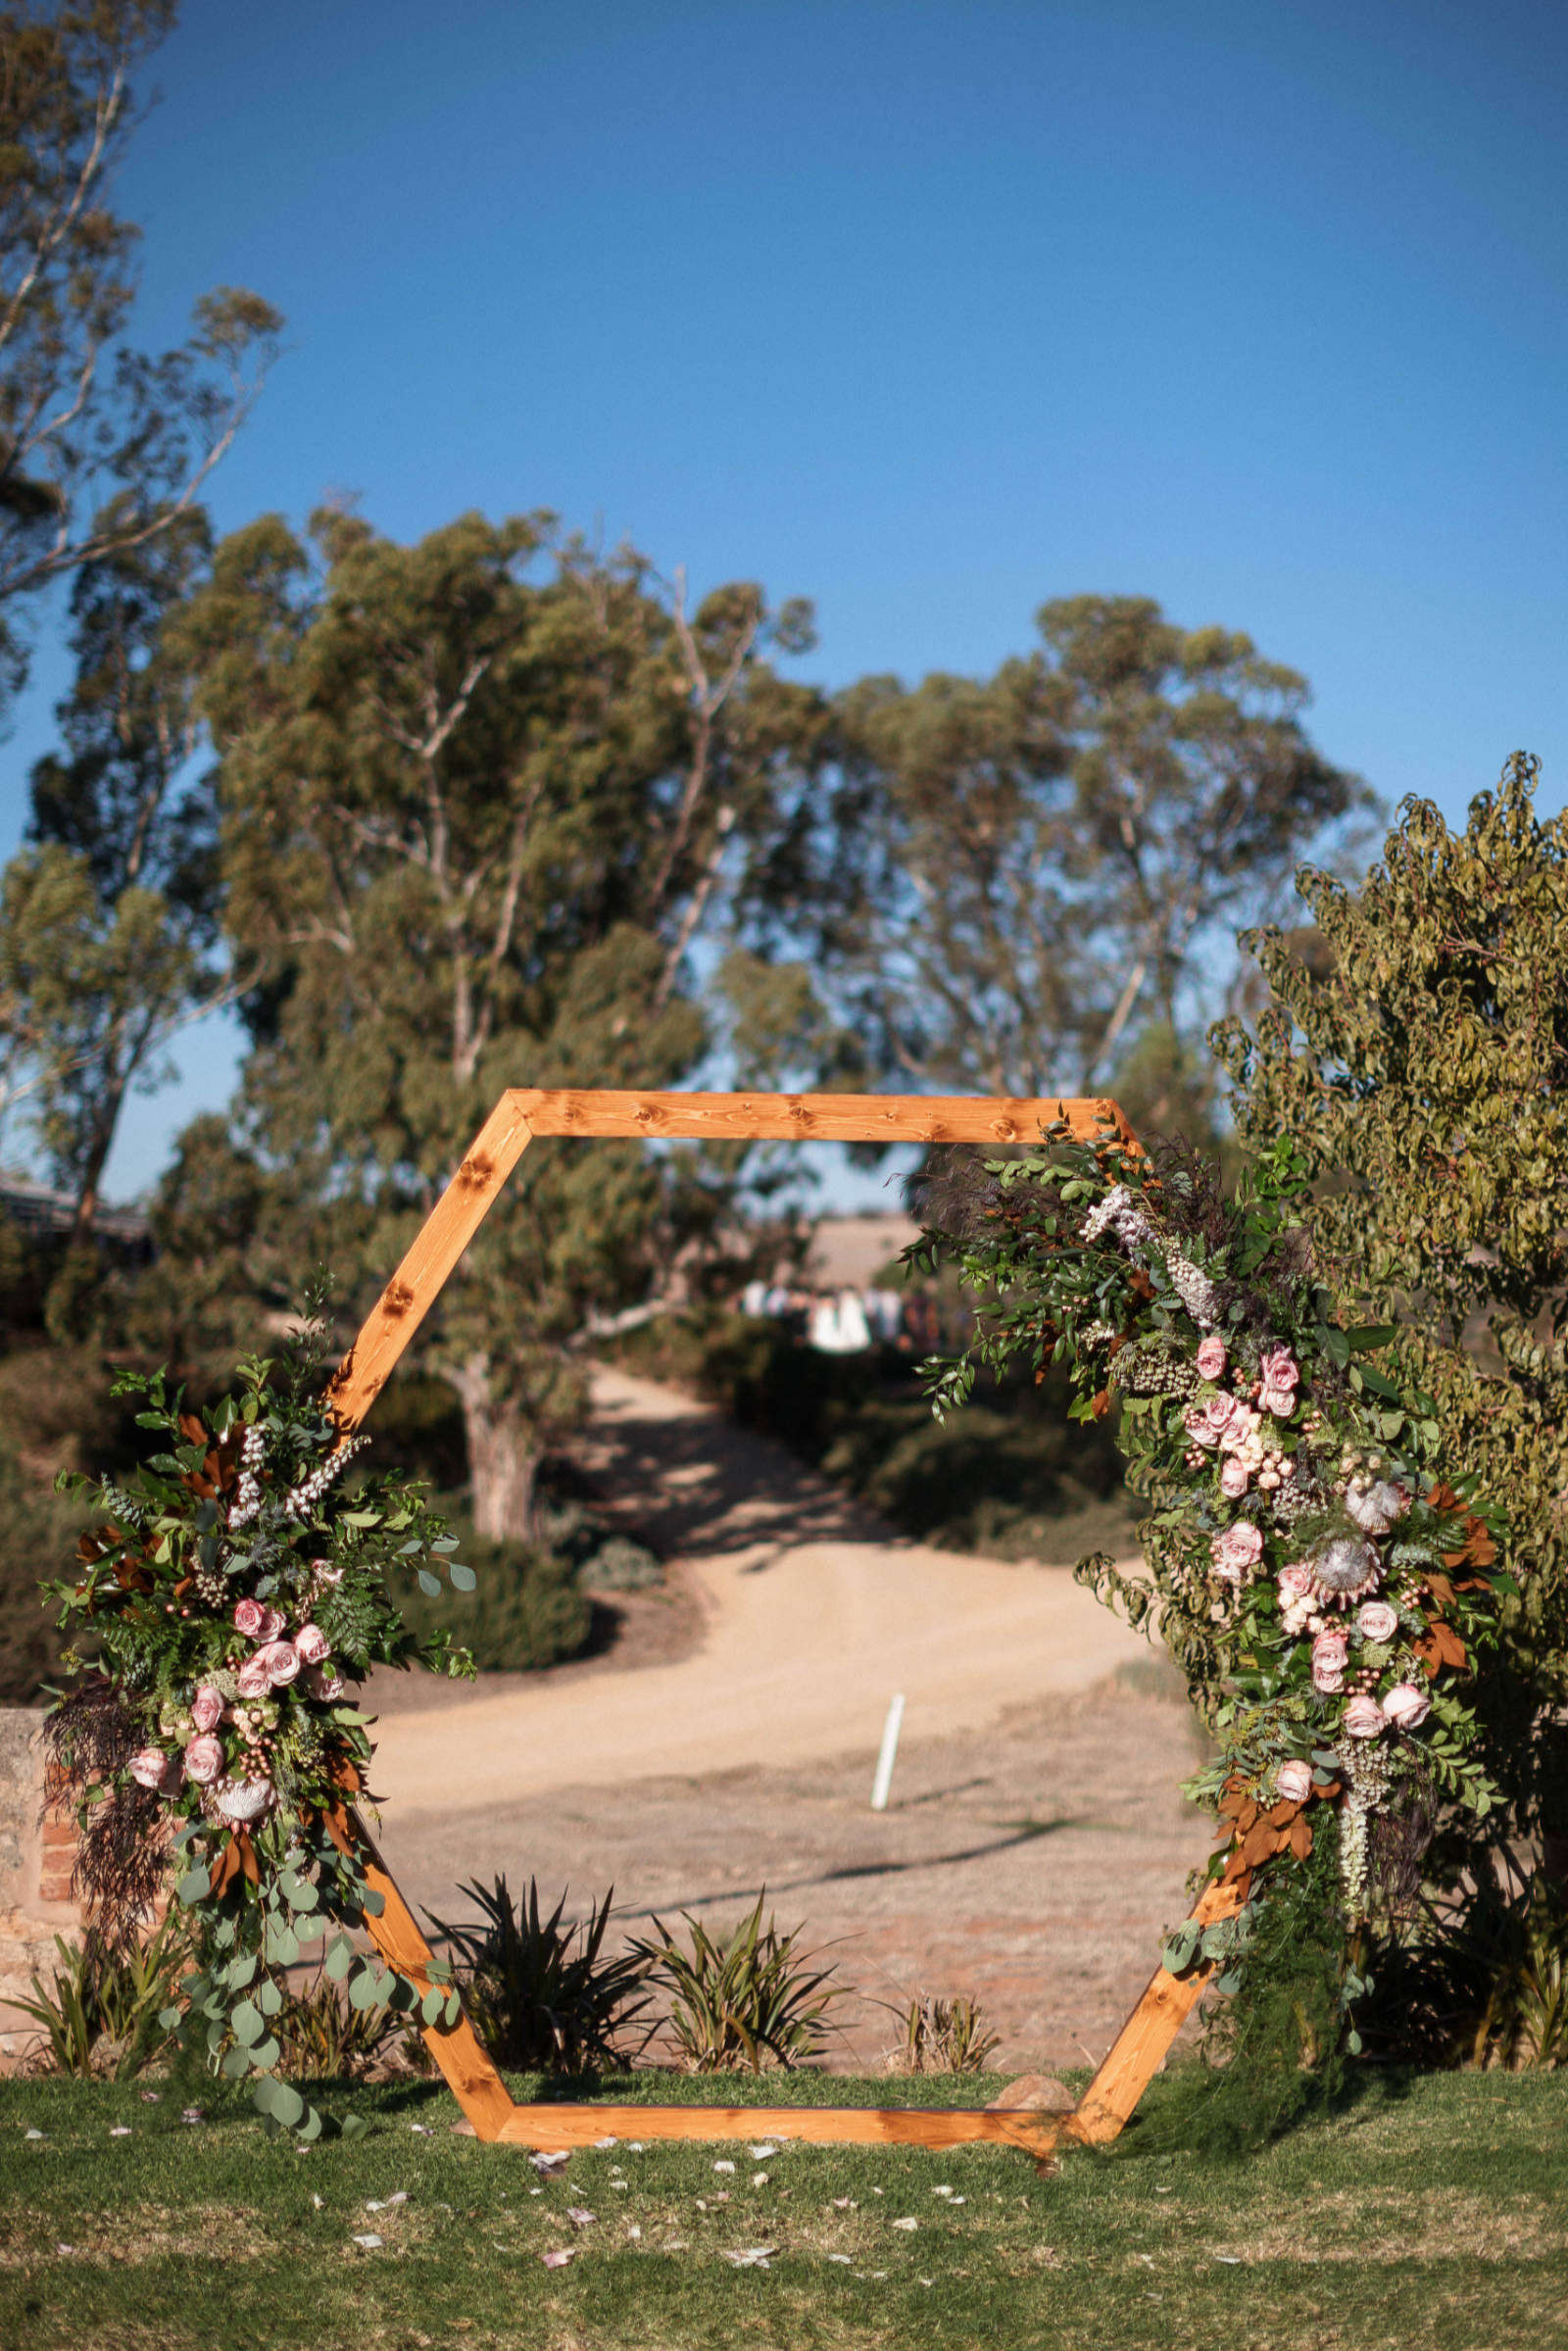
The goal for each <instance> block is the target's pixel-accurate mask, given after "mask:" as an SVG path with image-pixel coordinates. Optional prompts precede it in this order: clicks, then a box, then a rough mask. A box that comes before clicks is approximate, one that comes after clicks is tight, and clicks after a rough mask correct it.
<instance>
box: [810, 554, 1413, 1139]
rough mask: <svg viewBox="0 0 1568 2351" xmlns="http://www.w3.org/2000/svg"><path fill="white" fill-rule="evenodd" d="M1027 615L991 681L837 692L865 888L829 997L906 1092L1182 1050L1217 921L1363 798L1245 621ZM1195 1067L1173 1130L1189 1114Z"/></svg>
mask: <svg viewBox="0 0 1568 2351" xmlns="http://www.w3.org/2000/svg"><path fill="white" fill-rule="evenodd" d="M1038 623H1039V628H1040V633H1041V637H1042V640H1043V642H1042V645H1041V647H1040V649H1039V650H1037V651H1036V652H1035V653H1033V654H1031V655H1028V656H1022V657H1017V658H1014V659H1011V660H1009V661H1005V662H1004V663H1003V664H1002V667H1001V668H1000V669H999V670H998V671H997V673H996V675H995V676H994V677H991V678H981V679H975V678H966V677H957V676H953V675H949V674H944V673H937V674H934V675H932V676H929V677H927V678H925V679H924V680H923V681H922V682H921V684H920V685H919V686H917V687H913V688H909V687H906V686H904V685H903V684H901V683H900V681H899V680H898V679H896V678H891V677H871V678H865V679H862V680H860V682H859V683H858V684H857V685H855V686H852V687H850V688H848V689H846V691H845V692H844V693H843V694H841V695H840V697H839V698H838V703H837V706H836V715H837V719H838V723H839V727H840V730H841V736H842V759H843V774H844V783H843V788H842V794H841V802H840V817H841V840H842V855H843V857H844V859H845V861H846V864H847V865H850V866H853V867H854V868H855V870H857V871H858V873H859V874H860V875H861V877H862V880H863V888H864V905H863V907H862V909H861V913H860V919H859V921H858V924H857V925H856V926H855V927H854V929H853V930H852V931H851V932H850V933H849V934H848V936H847V937H846V939H845V941H844V943H843V956H842V975H843V976H842V994H843V998H844V1002H845V1004H846V1005H847V1006H849V1007H850V1008H851V1009H850V1014H849V1016H850V1017H851V1018H852V1019H853V1021H854V1023H855V1025H856V1026H858V1029H859V1031H860V1034H861V1035H862V1037H863V1038H864V1040H865V1045H866V1050H867V1053H869V1054H870V1056H871V1057H872V1058H873V1059H875V1060H876V1061H878V1062H879V1063H880V1064H881V1065H882V1066H884V1067H891V1068H896V1069H897V1070H899V1071H900V1072H901V1073H902V1074H903V1076H904V1082H905V1083H907V1082H908V1075H909V1074H910V1073H916V1072H917V1073H918V1074H919V1076H920V1077H921V1078H922V1079H924V1080H925V1082H927V1083H928V1084H930V1085H931V1086H932V1087H933V1088H934V1089H936V1090H945V1089H958V1090H963V1091H974V1092H979V1093H985V1094H1022V1095H1050V1094H1052V1093H1053V1092H1055V1091H1059V1090H1061V1089H1063V1088H1072V1089H1074V1090H1076V1091H1077V1092H1080V1093H1090V1092H1093V1091H1095V1090H1097V1089H1098V1088H1099V1087H1102V1086H1103V1084H1104V1082H1105V1076H1106V1073H1107V1072H1108V1070H1109V1069H1110V1068H1111V1067H1112V1066H1113V1065H1114V1064H1115V1062H1116V1060H1117V1059H1118V1057H1120V1056H1122V1055H1123V1054H1124V1053H1125V1052H1126V1050H1127V1047H1128V1046H1129V1044H1131V1043H1132V1042H1133V1041H1134V1040H1135V1039H1137V1038H1138V1036H1139V1033H1140V1031H1141V1030H1143V1028H1144V1027H1145V1024H1146V1023H1149V1022H1152V1023H1154V1024H1156V1025H1157V1026H1158V1027H1159V1028H1160V1029H1162V1030H1163V1032H1164V1033H1165V1035H1166V1036H1167V1037H1168V1038H1169V1039H1171V1040H1179V1039H1183V1038H1185V1039H1187V1040H1189V1041H1191V1040H1192V1033H1193V1027H1194V1012H1195V1010H1196V1009H1197V1008H1198V1007H1199V1005H1201V1003H1202V1001H1203V1000H1204V998H1205V996H1206V994H1207V991H1208V989H1209V988H1210V987H1211V986H1212V976H1211V975H1212V973H1213V971H1214V969H1215V968H1216V966H1219V965H1222V964H1223V962H1224V960H1225V959H1226V958H1227V957H1228V955H1229V952H1230V946H1231V941H1230V936H1229V934H1230V933H1231V932H1232V931H1233V930H1234V927H1235V925H1236V923H1237V922H1238V921H1240V920H1246V919H1249V918H1253V919H1255V918H1256V916H1257V915H1258V914H1259V913H1261V912H1262V911H1263V910H1264V909H1265V908H1267V907H1269V906H1271V904H1272V902H1273V901H1274V899H1275V898H1276V897H1277V895H1278V894H1279V892H1280V891H1281V889H1282V888H1283V887H1284V886H1285V885H1286V884H1287V883H1288V879H1289V876H1290V873H1291V871H1292V868H1293V866H1294V864H1295V862H1296V860H1297V858H1298V857H1299V856H1300V854H1301V852H1302V851H1303V850H1304V849H1305V847H1306V846H1307V844H1308V843H1309V842H1312V841H1314V840H1319V839H1322V838H1323V837H1324V836H1325V834H1327V837H1328V838H1329V839H1331V840H1333V839H1336V838H1337V837H1338V836H1339V835H1341V834H1343V831H1344V829H1345V822H1346V819H1348V818H1352V817H1353V816H1354V815H1355V814H1356V813H1357V811H1359V810H1361V809H1364V808H1367V807H1369V806H1372V805H1375V804H1373V803H1372V800H1371V795H1370V794H1369V793H1368V792H1367V790H1366V788H1365V786H1364V785H1363V784H1361V783H1360V782H1359V781H1358V779H1357V778H1356V777H1354V776H1351V775H1348V774H1347V773H1345V772H1344V771H1343V770H1341V769H1338V768H1336V767H1334V766H1332V765H1331V764H1330V763H1329V762H1328V761H1327V760H1326V759H1323V758H1322V756H1321V755H1320V754H1319V753H1318V752H1317V751H1316V750H1315V749H1314V747H1313V746H1312V744H1311V743H1310V741H1309V739H1308V737H1307V735H1306V732H1305V729H1304V726H1303V724H1302V712H1303V710H1304V707H1305V702H1306V694H1307V688H1306V681H1305V679H1304V678H1302V677H1300V676H1299V674H1298V673H1297V672H1296V671H1294V670H1291V669H1287V668H1284V667H1282V666H1280V665H1279V664H1278V663H1276V662H1272V661H1265V660H1264V659H1263V657H1262V656H1261V655H1260V654H1259V653H1258V651H1257V649H1256V647H1255V646H1254V645H1253V644H1252V642H1251V640H1250V638H1249V637H1247V636H1245V635H1243V634H1241V633H1240V632H1236V631H1230V630H1225V629H1219V628H1201V629H1194V630H1187V629H1183V628H1181V627H1179V626H1177V625H1176V624H1175V623H1174V622H1172V621H1169V620H1167V619H1166V617H1165V615H1164V614H1163V612H1161V611H1160V609H1159V607H1158V605H1157V604H1154V603H1153V602H1152V600H1151V599H1149V598H1147V597H1131V596H1120V597H1117V596H1112V597H1106V596H1078V597H1069V598H1064V599H1061V600H1058V601H1056V602H1054V603H1051V604H1047V605H1044V606H1042V608H1041V610H1040V612H1039V614H1038ZM1181 1057H1182V1056H1181V1054H1180V1051H1179V1049H1178V1053H1177V1055H1176V1058H1177V1059H1179V1058H1181ZM1199 1058H1200V1056H1199V1055H1197V1054H1193V1055H1192V1066H1191V1067H1190V1069H1189V1070H1188V1071H1187V1072H1186V1073H1185V1074H1184V1075H1183V1076H1182V1077H1181V1080H1180V1082H1179V1083H1178V1084H1177V1085H1176V1086H1175V1087H1174V1088H1173V1089H1165V1091H1167V1092H1168V1093H1169V1094H1170V1096H1171V1099H1172V1102H1173V1109H1174V1114H1173V1115H1172V1116H1171V1117H1170V1118H1169V1119H1168V1120H1167V1121H1166V1122H1165V1123H1166V1124H1167V1125H1171V1126H1174V1125H1175V1124H1177V1123H1178V1119H1179V1118H1180V1117H1181V1116H1183V1115H1185V1114H1187V1113H1188V1112H1190V1111H1194V1110H1198V1109H1200V1108H1201V1101H1200V1099H1199V1098H1200V1097H1201V1077H1200V1075H1199V1073H1198V1062H1199ZM1172 1068H1173V1069H1174V1061H1173V1063H1172Z"/></svg>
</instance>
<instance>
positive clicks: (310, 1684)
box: [300, 1665, 344, 1702]
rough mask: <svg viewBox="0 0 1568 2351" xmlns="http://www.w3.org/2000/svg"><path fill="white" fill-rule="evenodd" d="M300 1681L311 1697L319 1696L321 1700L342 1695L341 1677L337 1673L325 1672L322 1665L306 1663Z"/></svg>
mask: <svg viewBox="0 0 1568 2351" xmlns="http://www.w3.org/2000/svg"><path fill="white" fill-rule="evenodd" d="M300 1681H301V1683H302V1685H303V1687H304V1688H305V1689H306V1690H308V1691H309V1692H310V1695H311V1696H312V1697H313V1698H320V1699H321V1700H322V1701H323V1702H324V1701H326V1700H327V1699H329V1698H340V1697H341V1696H342V1695H343V1690H344V1684H343V1682H342V1679H341V1678H340V1676H338V1675H337V1674H334V1673H329V1672H327V1670H326V1669H325V1668H324V1667H323V1666H319V1665H308V1666H307V1667H306V1668H305V1671H304V1673H303V1674H302V1675H301V1676H300Z"/></svg>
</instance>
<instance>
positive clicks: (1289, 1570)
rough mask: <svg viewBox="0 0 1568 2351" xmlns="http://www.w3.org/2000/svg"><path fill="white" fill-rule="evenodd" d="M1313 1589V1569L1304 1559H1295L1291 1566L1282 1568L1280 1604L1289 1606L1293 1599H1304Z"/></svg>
mask: <svg viewBox="0 0 1568 2351" xmlns="http://www.w3.org/2000/svg"><path fill="white" fill-rule="evenodd" d="M1311 1590H1312V1570H1311V1569H1310V1568H1309V1567H1308V1566H1307V1564H1306V1562H1305V1560H1304V1559H1293V1560H1292V1561H1291V1564H1290V1566H1289V1567H1282V1568H1281V1569H1280V1606H1281V1607H1282V1608H1285V1607H1288V1606H1289V1605H1290V1603H1291V1601H1292V1600H1304V1599H1306V1598H1308V1597H1309V1595H1310V1593H1311Z"/></svg>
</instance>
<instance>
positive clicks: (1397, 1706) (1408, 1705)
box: [1383, 1682, 1432, 1731]
mask: <svg viewBox="0 0 1568 2351" xmlns="http://www.w3.org/2000/svg"><path fill="white" fill-rule="evenodd" d="M1431 1711H1432V1700H1431V1699H1430V1698H1429V1697H1428V1695H1427V1693H1426V1691H1425V1690H1417V1688H1416V1686H1415V1684H1414V1683H1413V1682H1399V1683H1397V1684H1396V1686H1395V1688H1394V1689H1393V1690H1390V1691H1389V1692H1388V1694H1387V1695H1386V1696H1385V1698H1384V1700H1383V1712H1384V1713H1385V1714H1386V1715H1387V1717H1388V1719H1389V1721H1390V1722H1391V1723H1393V1725H1394V1727H1395V1729H1396V1730H1397V1731H1413V1730H1415V1729H1416V1727H1417V1725H1418V1724H1421V1723H1424V1722H1425V1721H1426V1719H1427V1716H1428V1715H1429V1714H1430V1713H1431Z"/></svg>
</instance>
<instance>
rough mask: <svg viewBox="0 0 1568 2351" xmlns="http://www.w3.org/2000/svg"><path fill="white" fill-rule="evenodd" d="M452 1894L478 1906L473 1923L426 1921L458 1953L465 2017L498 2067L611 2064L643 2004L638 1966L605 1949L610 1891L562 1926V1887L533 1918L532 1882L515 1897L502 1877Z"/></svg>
mask: <svg viewBox="0 0 1568 2351" xmlns="http://www.w3.org/2000/svg"><path fill="white" fill-rule="evenodd" d="M460 1890H461V1891H462V1892H463V1893H465V1894H466V1895H467V1896H468V1898H469V1900H470V1901H472V1902H476V1903H477V1904H478V1907H479V1911H480V1914H481V1916H480V1919H479V1921H478V1923H477V1924H464V1925H458V1926H452V1925H450V1924H448V1922H447V1921H446V1920H444V1919H432V1920H431V1925H432V1926H433V1927H434V1928H435V1930H436V1933H437V1935H439V1936H440V1938H441V1939H442V1941H444V1942H445V1943H446V1944H447V1946H448V1948H449V1949H450V1950H451V1951H452V1952H453V1953H454V1954H455V1955H456V1960H457V1965H458V1969H459V1974H460V1980H461V1983H462V1985H463V1995H464V2001H465V2004H466V2009H467V2012H468V2016H469V2018H470V2020H471V2022H472V2024H473V2027H474V2030H475V2031H476V2032H477V2033H479V2035H480V2037H481V2039H482V2040H483V2041H484V2042H485V2045H486V2046H487V2048H488V2049H489V2051H490V2053H491V2055H492V2056H493V2057H494V2058H495V2059H496V2061H497V2063H498V2064H500V2065H507V2066H515V2067H517V2068H519V2069H535V2070H543V2071H546V2072H555V2073H568V2074H569V2073H578V2072H580V2071H582V2069H583V2068H584V2067H588V2066H596V2065H608V2064H611V2063H613V2061H614V2058H615V2056H616V2054H617V2050H618V2049H619V2047H620V2044H621V2041H622V2036H623V2035H624V2034H625V2033H627V2032H628V2031H630V2030H631V2028H633V2027H634V2026H635V2025H636V2024H637V2023H638V2020H639V2019H640V2018H641V2016H642V2014H643V2012H644V2010H645V2009H646V2007H647V2005H648V2002H647V1997H646V1994H645V1992H644V1989H643V1986H644V1982H645V1979H646V1977H647V1974H648V1969H647V1965H646V1962H645V1961H644V1960H643V1959H642V1958H640V1957H638V1956H636V1955H635V1954H631V1953H620V1954H617V1955H616V1956H614V1957H613V1958H607V1957H606V1956H605V1954H604V1950H603V1944H604V1939H605V1931H606V1929H607V1927H608V1926H609V1924H610V1910H611V1903H612V1901H613V1898H614V1887H613V1886H612V1887H611V1889H610V1892H609V1893H607V1894H606V1896H605V1898H604V1901H603V1902H602V1903H599V1904H591V1905H590V1906H589V1911H588V1916H587V1917H586V1918H585V1919H580V1920H576V1921H574V1922H572V1923H571V1924H569V1925H566V1924H563V1921H564V1916H565V1908H566V1896H565V1894H564V1893H563V1895H562V1897H561V1899H560V1901H559V1902H558V1903H557V1904H556V1907H555V1909H554V1910H553V1911H552V1912H551V1914H550V1916H549V1917H548V1918H544V1917H543V1916H542V1915H541V1913H540V1909H539V1887H538V1883H537V1881H536V1880H535V1879H533V1878H530V1879H529V1881H528V1888H527V1891H526V1893H525V1894H524V1895H523V1897H522V1900H521V1902H520V1903H515V1902H514V1900H513V1897H512V1894H511V1891H510V1889H509V1887H508V1886H507V1881H506V1879H505V1878H497V1879H496V1880H495V1881H494V1883H493V1884H492V1885H491V1886H479V1885H472V1886H463V1887H462V1888H461V1889H460ZM644 2037H646V2035H644Z"/></svg>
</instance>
